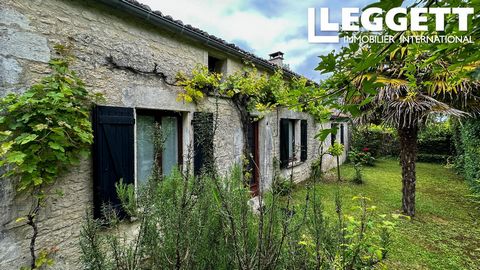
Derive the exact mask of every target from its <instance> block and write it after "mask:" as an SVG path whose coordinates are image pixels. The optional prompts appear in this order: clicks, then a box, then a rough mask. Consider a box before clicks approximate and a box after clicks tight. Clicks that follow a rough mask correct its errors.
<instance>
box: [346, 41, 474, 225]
mask: <svg viewBox="0 0 480 270" xmlns="http://www.w3.org/2000/svg"><path fill="white" fill-rule="evenodd" d="M407 54H408V52H407V49H406V47H400V48H399V49H398V50H396V51H394V52H393V53H392V54H390V57H388V58H387V59H386V60H385V61H383V62H381V64H380V65H379V66H378V67H377V68H375V69H373V70H370V72H369V73H368V74H363V75H360V76H357V77H356V78H355V79H354V81H353V83H354V85H356V86H357V87H358V88H360V89H361V88H362V85H363V83H364V82H365V81H367V80H368V81H374V82H376V83H380V84H381V85H382V86H381V87H379V88H377V91H376V94H375V95H374V96H373V97H371V98H372V101H371V102H370V103H368V104H366V105H363V106H361V107H360V108H361V111H362V113H361V114H360V116H359V117H358V118H357V119H356V122H357V123H360V124H363V123H371V122H376V123H383V124H385V125H388V126H392V127H394V128H396V130H397V132H398V137H399V141H400V163H401V166H402V185H403V187H402V210H403V212H404V214H406V215H408V216H412V217H413V216H414V215H415V186H416V171H415V162H416V158H417V135H418V132H419V130H420V129H421V128H422V126H423V125H424V123H425V121H426V119H427V117H428V116H429V115H431V114H444V115H450V116H455V117H465V116H469V115H471V114H472V113H476V112H478V109H479V108H480V97H479V87H478V86H479V84H478V82H476V81H472V80H471V79H469V78H460V79H457V80H450V78H452V77H454V76H456V75H458V74H460V71H463V70H464V69H465V68H471V67H465V66H464V67H461V68H457V69H453V70H450V69H448V64H447V63H434V64H435V65H436V66H437V67H438V66H439V65H440V66H443V67H445V69H443V70H440V71H439V70H438V69H435V68H433V67H434V66H433V64H431V65H426V66H425V65H423V64H424V63H425V60H426V59H427V58H428V55H427V54H422V55H417V56H415V57H413V59H416V61H418V63H417V65H416V66H417V67H418V68H417V70H416V71H415V78H416V80H417V81H418V83H417V84H416V85H412V84H411V83H409V81H408V80H407V78H406V77H405V75H404V68H403V67H404V65H405V63H406V62H405V61H406V59H405V57H406V55H407ZM409 59H412V57H410V58H409ZM475 65H476V66H478V63H476V64H475ZM424 81H428V82H429V83H428V84H422V82H424ZM366 97H367V96H366V95H365V96H361V97H359V96H357V97H355V98H353V99H350V100H347V101H348V102H350V103H355V102H356V103H357V104H358V103H360V102H361V101H362V100H364V99H365V98H366ZM476 110H477V111H476Z"/></svg>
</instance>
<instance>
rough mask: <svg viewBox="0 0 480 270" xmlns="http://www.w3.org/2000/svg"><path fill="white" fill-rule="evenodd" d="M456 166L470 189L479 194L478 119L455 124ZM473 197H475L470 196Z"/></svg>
mask: <svg viewBox="0 0 480 270" xmlns="http://www.w3.org/2000/svg"><path fill="white" fill-rule="evenodd" d="M456 128H457V129H458V131H457V132H456V133H458V137H457V138H458V139H457V140H456V144H455V146H456V151H457V160H456V163H457V168H459V169H460V171H461V172H462V174H463V175H464V176H465V179H466V181H467V182H468V183H469V184H470V186H471V188H472V191H473V192H474V193H476V194H480V183H479V180H480V136H479V134H480V119H479V118H470V119H467V120H466V121H464V122H463V123H462V124H461V125H460V124H458V125H457V126H456ZM472 198H475V197H472Z"/></svg>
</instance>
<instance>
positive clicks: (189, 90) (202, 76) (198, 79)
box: [176, 65, 222, 103]
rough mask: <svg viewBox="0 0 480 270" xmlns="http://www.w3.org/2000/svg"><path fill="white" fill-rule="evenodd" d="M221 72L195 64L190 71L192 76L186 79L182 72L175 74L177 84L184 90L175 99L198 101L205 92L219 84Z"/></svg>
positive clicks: (188, 101)
mask: <svg viewBox="0 0 480 270" xmlns="http://www.w3.org/2000/svg"><path fill="white" fill-rule="evenodd" d="M221 78H222V75H221V74H218V73H214V72H213V73H211V72H209V71H208V67H206V66H202V65H197V66H196V67H195V69H193V71H192V78H191V79H188V78H187V75H185V74H184V73H182V72H179V73H178V74H177V78H176V79H177V84H178V85H179V86H182V87H183V90H184V92H182V93H180V94H179V95H178V97H177V99H178V100H179V101H180V100H183V101H185V102H187V103H190V102H195V103H198V102H200V101H201V100H202V99H203V98H204V96H205V94H207V93H208V92H209V91H212V90H214V89H215V88H217V87H218V86H219V85H220V79H221Z"/></svg>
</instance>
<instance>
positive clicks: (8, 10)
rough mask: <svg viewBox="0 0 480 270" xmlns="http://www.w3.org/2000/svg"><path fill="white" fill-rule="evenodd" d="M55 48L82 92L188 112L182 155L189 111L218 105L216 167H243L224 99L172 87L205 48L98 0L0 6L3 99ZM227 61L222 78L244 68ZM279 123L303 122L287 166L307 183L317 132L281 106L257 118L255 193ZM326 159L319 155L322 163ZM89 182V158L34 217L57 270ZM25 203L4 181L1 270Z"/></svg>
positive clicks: (71, 252)
mask: <svg viewBox="0 0 480 270" xmlns="http://www.w3.org/2000/svg"><path fill="white" fill-rule="evenodd" d="M59 43H61V44H71V45H73V53H74V55H75V56H76V58H77V60H76V62H75V64H74V66H73V67H72V68H73V69H74V70H76V71H77V72H78V74H79V76H80V77H81V78H83V79H84V81H85V82H86V85H87V88H88V89H89V91H92V92H98V93H103V94H104V96H105V98H106V103H105V105H112V106H124V107H134V108H149V109H161V110H175V111H183V112H185V113H184V115H185V117H184V142H183V143H184V149H187V146H188V145H189V144H190V142H191V138H192V131H191V128H189V123H190V120H191V118H192V115H193V113H192V112H194V111H197V110H205V111H210V112H216V111H217V108H218V112H219V114H218V115H219V118H218V120H219V122H218V126H219V129H218V132H217V133H216V136H215V138H214V145H215V156H216V158H217V160H219V161H221V164H219V170H220V172H221V173H223V174H225V173H228V171H229V169H230V168H231V167H232V166H233V165H234V164H237V163H239V162H240V161H241V155H242V153H241V152H242V145H243V137H242V133H241V125H240V120H239V119H240V118H239V115H238V113H237V111H236V110H235V108H234V106H233V105H232V103H231V101H230V100H228V99H218V100H217V99H213V98H209V99H208V100H206V101H205V102H204V103H203V104H202V105H201V106H200V107H198V108H197V107H195V106H194V105H192V104H184V103H181V102H177V101H176V97H177V94H178V90H179V89H178V88H177V87H174V86H171V83H172V82H173V81H174V78H175V75H176V74H177V72H179V71H184V72H186V73H189V72H191V70H192V69H193V68H194V67H195V65H196V64H198V63H201V64H206V63H207V59H208V53H209V52H208V50H206V49H205V48H204V47H202V46H201V45H199V44H194V43H192V42H191V41H187V40H182V39H181V38H180V37H175V38H172V36H171V34H168V33H166V32H164V31H163V30H161V29H158V28H155V27H154V26H152V25H151V24H149V23H147V22H143V21H141V20H138V19H135V18H132V16H129V15H127V14H123V13H121V12H118V11H113V10H112V9H110V8H106V7H103V6H102V5H100V4H97V3H95V1H69V0H32V1H17V0H0V96H3V95H5V94H6V93H8V92H18V93H20V92H22V91H24V90H25V89H27V88H28V87H29V86H30V85H32V84H33V83H34V82H36V81H38V80H39V79H40V78H41V77H43V76H45V75H46V74H47V73H48V72H49V69H48V65H47V62H48V61H49V59H51V58H52V57H54V56H55V55H54V50H53V46H54V45H55V44H59ZM215 53H216V54H222V52H215ZM226 63H227V67H226V70H227V72H228V73H232V72H234V71H235V70H238V69H239V68H240V67H241V64H240V63H241V60H240V59H234V58H228V59H227V61H226ZM127 67H128V68H127ZM160 73H161V74H160ZM283 117H295V118H298V119H307V120H308V126H309V129H308V151H309V153H308V160H307V161H306V162H304V163H301V164H298V165H297V166H295V167H294V168H293V171H294V176H295V180H296V181H302V180H304V179H306V177H308V174H309V168H310V166H311V162H313V161H314V160H315V158H316V157H317V150H318V147H319V143H318V141H316V140H315V139H314V135H315V134H316V132H317V131H318V129H320V128H321V127H320V125H319V124H316V123H315V122H314V120H313V119H312V118H311V117H310V116H309V115H306V114H302V113H294V112H291V111H288V110H286V109H281V108H280V109H278V110H277V111H275V112H272V113H271V114H268V115H266V116H265V117H264V118H263V119H262V120H261V121H260V138H262V140H261V145H260V152H261V165H260V166H261V181H262V183H261V185H262V188H268V187H269V185H270V183H271V179H272V168H271V165H272V160H273V158H274V157H278V156H279V139H278V137H279V136H278V125H279V119H280V118H283ZM263 139H264V140H263ZM326 144H329V142H328V141H327V142H326ZM185 154H186V153H185ZM342 159H343V158H342ZM332 161H333V159H331V158H328V157H327V158H326V163H327V167H332V166H333V163H332ZM289 172H290V170H284V171H283V172H282V173H284V174H285V176H288V173H289ZM92 186H93V185H92V166H91V161H90V160H84V161H83V162H82V163H81V164H80V165H79V166H78V167H76V168H72V170H71V171H70V173H69V174H68V175H66V176H65V177H62V179H60V180H59V182H58V185H57V186H56V187H54V188H53V189H60V190H62V191H63V193H64V194H65V195H64V196H63V197H55V198H54V199H53V200H51V201H49V203H48V205H47V206H46V207H45V208H44V209H43V210H42V212H41V216H40V218H39V219H40V224H39V228H40V234H39V237H38V247H47V248H49V247H53V246H56V247H58V248H59V251H58V254H57V258H56V264H55V268H56V269H78V268H79V267H80V266H79V264H78V257H79V248H78V237H79V233H80V229H81V225H82V222H83V220H84V217H85V214H86V210H87V209H89V208H91V207H92V196H93V195H92V194H93V187H92ZM29 203H30V201H28V199H26V198H20V197H18V196H17V195H15V188H14V187H13V186H12V184H11V182H10V181H0V211H1V212H0V269H18V268H19V266H21V265H24V264H26V263H28V260H29V253H28V246H29V241H30V240H29V237H30V235H31V230H30V228H29V227H27V226H25V225H24V224H22V223H16V222H15V219H16V218H17V217H19V216H22V215H24V214H25V213H27V212H28V210H29V207H30V204H29Z"/></svg>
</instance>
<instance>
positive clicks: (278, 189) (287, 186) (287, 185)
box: [272, 178, 295, 196]
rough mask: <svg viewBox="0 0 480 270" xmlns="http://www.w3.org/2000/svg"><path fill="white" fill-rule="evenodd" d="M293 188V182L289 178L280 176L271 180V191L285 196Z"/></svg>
mask: <svg viewBox="0 0 480 270" xmlns="http://www.w3.org/2000/svg"><path fill="white" fill-rule="evenodd" d="M294 188H295V183H293V182H292V181H291V180H289V179H285V178H280V179H278V180H275V181H273V185H272V192H273V193H274V194H278V195H280V196H286V195H288V194H290V193H292V191H293V189H294Z"/></svg>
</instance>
